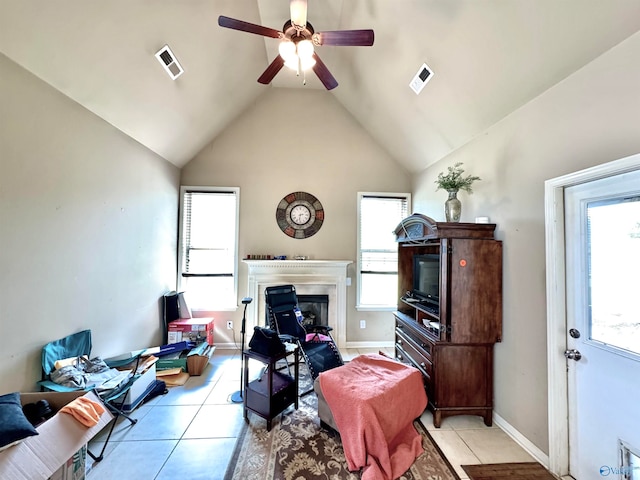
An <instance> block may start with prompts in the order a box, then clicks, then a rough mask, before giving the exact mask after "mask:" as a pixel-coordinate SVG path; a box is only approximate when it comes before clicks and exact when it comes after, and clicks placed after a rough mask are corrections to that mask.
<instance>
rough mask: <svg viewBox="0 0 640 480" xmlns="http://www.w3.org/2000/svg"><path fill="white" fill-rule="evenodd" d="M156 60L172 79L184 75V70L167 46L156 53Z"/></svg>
mask: <svg viewBox="0 0 640 480" xmlns="http://www.w3.org/2000/svg"><path fill="white" fill-rule="evenodd" d="M156 58H157V59H158V61H159V62H160V64H161V65H162V66H163V67H164V69H165V70H166V71H167V73H168V74H169V76H170V77H171V78H172V79H174V80H175V79H176V78H178V77H179V76H180V75H182V74H183V73H184V69H183V68H182V66H181V65H180V63H178V59H177V58H176V56H175V55H174V54H173V52H172V51H171V49H170V48H169V45H165V46H164V47H162V48H161V49H160V50H159V51H158V52H157V53H156Z"/></svg>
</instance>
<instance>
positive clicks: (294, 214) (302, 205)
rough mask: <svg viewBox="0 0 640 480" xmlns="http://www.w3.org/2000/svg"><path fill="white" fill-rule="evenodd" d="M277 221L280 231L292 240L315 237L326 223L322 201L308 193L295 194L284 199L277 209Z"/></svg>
mask: <svg viewBox="0 0 640 480" xmlns="http://www.w3.org/2000/svg"><path fill="white" fill-rule="evenodd" d="M276 221H277V222H278V226H279V227H280V230H282V231H283V232H284V233H285V234H286V235H288V236H290V237H292V238H299V239H302V238H308V237H310V236H311V235H315V234H316V233H317V232H318V230H320V227H321V226H322V222H323V221H324V209H323V208H322V204H321V203H320V201H319V200H318V199H317V198H316V197H314V196H313V195H311V194H310V193H306V192H293V193H290V194H289V195H287V196H286V197H284V198H283V199H282V200H280V203H278V208H276Z"/></svg>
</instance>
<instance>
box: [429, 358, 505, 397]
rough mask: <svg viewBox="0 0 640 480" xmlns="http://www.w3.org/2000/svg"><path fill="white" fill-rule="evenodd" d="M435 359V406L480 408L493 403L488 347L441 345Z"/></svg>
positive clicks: (490, 360) (490, 359) (490, 362)
mask: <svg viewBox="0 0 640 480" xmlns="http://www.w3.org/2000/svg"><path fill="white" fill-rule="evenodd" d="M435 354H436V357H435V359H434V370H435V372H434V373H435V375H434V379H433V382H434V385H433V390H434V394H435V396H434V397H433V398H432V402H433V404H434V405H435V406H436V407H439V408H448V407H466V408H473V407H477V408H481V407H485V406H491V404H492V396H493V392H492V378H491V376H492V367H493V364H492V357H491V346H467V345H443V346H437V347H436V352H435Z"/></svg>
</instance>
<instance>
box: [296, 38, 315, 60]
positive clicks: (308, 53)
mask: <svg viewBox="0 0 640 480" xmlns="http://www.w3.org/2000/svg"><path fill="white" fill-rule="evenodd" d="M296 50H297V51H298V56H299V57H300V58H303V59H308V58H311V57H313V43H311V40H301V41H299V42H298V44H297V45H296Z"/></svg>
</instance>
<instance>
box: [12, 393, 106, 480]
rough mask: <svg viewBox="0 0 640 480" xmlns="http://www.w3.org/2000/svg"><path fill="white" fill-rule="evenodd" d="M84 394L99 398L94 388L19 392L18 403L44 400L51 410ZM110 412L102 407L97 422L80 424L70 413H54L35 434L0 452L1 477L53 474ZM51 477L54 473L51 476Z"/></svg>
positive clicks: (30, 479)
mask: <svg viewBox="0 0 640 480" xmlns="http://www.w3.org/2000/svg"><path fill="white" fill-rule="evenodd" d="M83 395H84V396H86V397H87V398H89V399H90V400H93V401H94V402H102V401H101V400H100V398H98V396H97V395H96V394H95V393H94V392H92V391H91V392H84V391H78V392H66V393H57V392H42V393H40V392H35V393H22V394H20V398H21V401H22V404H23V405H24V404H27V403H35V402H37V401H38V400H42V399H44V400H47V401H48V402H49V404H50V405H51V408H53V409H54V410H55V411H58V410H59V409H61V408H62V407H64V406H65V405H66V404H67V403H69V402H71V401H72V400H74V399H76V398H78V397H80V396H83ZM112 419H113V415H112V414H111V413H110V412H109V411H108V410H107V408H106V407H105V412H104V413H103V414H102V415H101V416H100V421H99V422H98V424H97V425H95V426H94V427H91V428H87V427H85V426H83V425H82V424H81V423H80V422H78V421H77V420H75V419H74V418H73V417H72V416H71V415H68V414H66V413H56V414H55V415H54V416H53V417H51V418H50V419H49V420H47V421H46V422H44V423H43V424H42V425H40V426H38V428H37V430H38V435H35V436H33V437H28V438H26V439H24V440H23V441H22V442H20V443H19V444H17V445H14V446H13V447H10V448H7V449H6V450H3V451H2V452H0V478H2V480H36V479H41V480H45V479H48V478H50V477H52V476H53V475H55V474H57V472H58V471H59V470H60V468H61V467H63V465H65V464H67V461H68V460H69V459H71V458H72V457H73V456H74V455H75V454H76V453H77V452H78V451H81V450H82V448H83V447H85V446H86V444H87V443H88V442H89V440H91V439H92V438H93V437H94V436H95V435H96V434H97V433H98V432H99V431H100V430H102V429H103V428H104V427H105V426H106V425H107V424H108V423H109V422H110V421H111V420H112ZM54 478H55V477H54Z"/></svg>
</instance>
